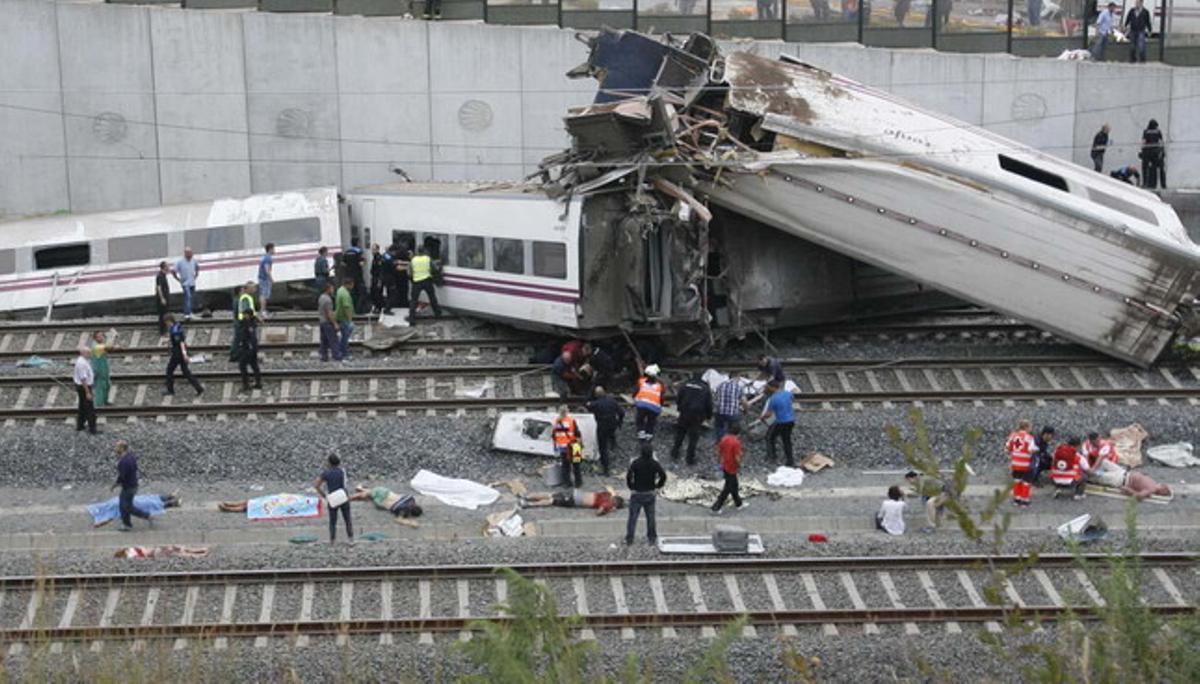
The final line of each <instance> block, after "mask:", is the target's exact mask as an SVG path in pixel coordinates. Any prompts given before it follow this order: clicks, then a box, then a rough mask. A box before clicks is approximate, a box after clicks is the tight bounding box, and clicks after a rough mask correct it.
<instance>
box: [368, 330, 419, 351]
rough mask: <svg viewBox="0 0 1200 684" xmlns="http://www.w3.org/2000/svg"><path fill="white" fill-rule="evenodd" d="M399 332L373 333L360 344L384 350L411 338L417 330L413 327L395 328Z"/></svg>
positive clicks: (371, 348)
mask: <svg viewBox="0 0 1200 684" xmlns="http://www.w3.org/2000/svg"><path fill="white" fill-rule="evenodd" d="M397 330H399V332H396V333H394V334H388V335H374V336H372V337H371V339H369V340H363V341H362V346H364V347H366V348H367V349H370V350H371V351H375V352H385V351H388V350H389V349H392V348H393V347H398V346H400V345H401V344H403V343H405V342H407V341H408V340H411V339H412V338H414V337H416V336H417V331H416V330H414V329H413V328H402V329H397Z"/></svg>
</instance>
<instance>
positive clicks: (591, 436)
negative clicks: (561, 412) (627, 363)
mask: <svg viewBox="0 0 1200 684" xmlns="http://www.w3.org/2000/svg"><path fill="white" fill-rule="evenodd" d="M571 416H572V417H573V418H575V422H576V424H578V425H579V431H580V432H582V433H583V459H584V460H585V461H595V460H598V459H599V458H600V454H599V452H598V451H597V450H596V418H595V416H593V415H591V414H590V413H582V412H580V413H572V414H571ZM556 418H558V414H557V413H554V412H552V411H505V412H503V413H501V414H500V416H499V417H498V418H497V419H496V427H495V429H493V430H492V448H493V449H496V450H498V451H512V452H515V453H518V454H531V455H534V456H547V457H551V458H553V457H554V456H555V453H554V440H553V439H552V438H551V434H550V432H551V428H552V427H553V425H554V421H555V419H556Z"/></svg>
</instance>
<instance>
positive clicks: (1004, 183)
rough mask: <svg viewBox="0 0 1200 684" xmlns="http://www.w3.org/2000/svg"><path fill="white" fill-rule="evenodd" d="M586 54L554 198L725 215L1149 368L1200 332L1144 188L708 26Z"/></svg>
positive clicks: (1189, 246)
mask: <svg viewBox="0 0 1200 684" xmlns="http://www.w3.org/2000/svg"><path fill="white" fill-rule="evenodd" d="M590 45H591V56H590V58H589V60H588V61H587V63H585V64H584V65H583V66H581V67H580V68H578V69H576V70H574V71H573V74H574V75H576V76H585V75H587V76H594V77H596V78H597V79H598V80H599V81H600V90H599V93H598V95H597V97H596V102H595V103H594V104H593V105H591V106H589V107H587V108H583V109H580V110H578V111H574V112H571V113H570V114H569V116H568V118H567V129H568V131H569V132H570V133H571V134H572V136H573V140H574V145H573V147H572V149H571V150H569V151H568V152H565V153H564V154H562V155H559V156H557V157H554V158H551V159H548V160H547V161H546V163H545V164H544V166H543V181H544V182H546V183H547V184H549V185H552V186H556V187H558V188H559V190H560V191H561V192H564V193H572V192H595V191H597V190H598V189H605V190H608V191H611V192H625V193H629V194H633V195H635V196H640V195H642V194H644V193H648V192H656V193H658V194H659V195H660V196H662V197H669V198H674V199H675V200H676V201H677V206H679V207H685V206H687V207H691V208H692V210H693V211H692V212H691V213H692V214H693V215H699V216H701V218H702V219H707V218H708V217H707V216H706V215H705V212H706V211H707V210H708V206H710V205H711V206H713V207H721V208H724V209H726V210H728V212H729V213H730V214H731V215H733V216H736V217H738V220H742V221H747V220H749V221H753V222H755V223H757V224H763V225H766V226H770V227H772V228H774V229H776V230H777V231H780V232H781V233H783V234H787V235H792V236H795V237H797V238H801V239H803V240H804V241H807V242H810V243H814V244H816V245H820V246H822V247H824V248H827V249H829V250H832V251H834V252H837V253H838V254H841V255H845V256H846V257H850V258H852V259H854V260H860V261H862V262H866V263H869V264H873V265H875V266H878V267H880V268H882V269H884V270H886V271H888V272H891V273H893V274H896V275H899V276H903V277H905V278H909V279H911V280H913V281H916V282H919V283H923V284H924V285H925V286H927V287H929V288H932V289H934V290H937V291H940V292H944V293H947V294H950V295H953V296H955V297H959V298H961V299H963V300H967V301H971V302H975V303H978V304H980V305H983V306H986V307H988V308H990V309H992V310H995V311H998V312H1002V313H1005V314H1009V315H1012V316H1014V317H1017V318H1020V319H1022V320H1025V321H1026V322H1028V323H1030V324H1033V325H1035V326H1037V327H1040V328H1042V329H1045V330H1048V331H1051V332H1054V333H1056V334H1059V335H1061V336H1063V337H1065V338H1067V339H1071V340H1074V341H1076V342H1078V343H1080V344H1082V345H1085V346H1088V347H1091V348H1094V349H1096V350H1098V351H1101V352H1103V353H1106V354H1109V355H1112V356H1115V357H1117V358H1121V359H1124V360H1126V361H1129V362H1131V363H1135V364H1138V365H1143V366H1144V365H1149V364H1150V363H1152V362H1153V361H1154V360H1155V359H1156V358H1157V357H1158V356H1159V354H1160V353H1161V352H1162V351H1163V349H1164V348H1165V347H1166V346H1167V345H1168V343H1169V342H1170V340H1171V338H1172V337H1173V336H1174V335H1175V334H1176V333H1177V332H1178V331H1179V330H1180V329H1184V330H1187V331H1189V332H1190V331H1191V329H1192V328H1194V324H1195V303H1196V302H1195V295H1196V293H1197V291H1198V288H1200V272H1198V270H1197V267H1198V266H1200V249H1198V248H1197V246H1196V245H1194V244H1193V243H1192V242H1191V241H1190V240H1189V239H1188V237H1187V235H1186V232H1185V231H1184V229H1183V226H1182V224H1181V223H1180V222H1179V219H1178V217H1177V216H1176V215H1175V213H1174V211H1172V209H1171V208H1170V207H1169V206H1168V205H1167V204H1165V203H1163V202H1162V201H1161V200H1159V198H1158V197H1157V196H1155V195H1153V194H1151V193H1148V192H1145V191H1142V190H1139V189H1136V188H1133V187H1131V186H1128V185H1126V184H1123V183H1120V182H1117V181H1115V180H1113V179H1110V178H1108V177H1105V176H1103V175H1101V174H1096V173H1093V172H1091V171H1089V170H1086V169H1083V168H1081V167H1078V166H1076V165H1073V164H1070V163H1068V162H1064V161H1061V160H1058V159H1055V158H1053V157H1050V156H1049V155H1045V154H1042V153H1039V152H1037V151H1036V150H1033V149H1031V148H1028V147H1026V146H1024V145H1021V144H1019V143H1016V142H1014V141H1011V140H1007V139H1005V138H1002V137H1000V136H997V135H994V134H992V133H990V132H987V131H984V130H983V129H981V128H979V127H976V126H973V125H970V124H967V123H964V122H961V121H957V120H954V119H952V118H950V117H946V116H943V115H939V114H934V113H932V112H928V111H925V110H922V109H920V108H918V107H915V106H912V105H910V104H908V103H905V102H903V101H901V100H899V99H897V98H895V97H893V96H891V95H889V94H887V93H883V92H881V91H877V90H874V89H871V88H868V87H866V86H862V85H860V84H858V83H855V82H853V81H850V80H848V79H843V78H840V77H837V76H835V75H833V74H830V73H828V72H825V71H822V70H820V69H817V68H815V67H812V66H809V65H805V64H798V63H790V62H788V61H772V60H766V59H763V58H760V57H757V56H754V55H750V54H745V53H733V54H731V55H729V56H727V57H724V56H722V55H721V54H720V53H719V51H718V50H717V48H716V46H715V44H714V43H713V42H712V41H711V40H710V39H708V38H707V37H706V36H702V35H698V34H694V35H692V36H691V37H689V38H688V40H687V41H686V42H685V43H683V44H682V45H679V46H675V45H670V44H667V43H664V42H660V41H658V40H655V39H653V38H650V37H647V36H644V35H641V34H637V33H633V32H613V31H605V32H602V33H601V34H600V35H599V36H597V37H596V38H594V39H591V40H590ZM629 178H634V179H636V181H635V182H629V181H628V179H629ZM622 184H623V185H622ZM705 222H707V221H705ZM731 237H733V239H734V240H735V241H736V240H737V235H733V236H731ZM768 258H769V256H768ZM796 270H797V271H799V270H800V269H796ZM742 273H743V274H744V271H743V272H742ZM802 281H803V278H802V277H801V278H800V282H799V283H798V286H802V284H801V283H802Z"/></svg>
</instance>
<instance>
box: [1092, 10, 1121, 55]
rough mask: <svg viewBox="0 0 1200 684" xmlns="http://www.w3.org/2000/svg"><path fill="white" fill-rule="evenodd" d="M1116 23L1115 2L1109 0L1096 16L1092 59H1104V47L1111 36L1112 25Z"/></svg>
mask: <svg viewBox="0 0 1200 684" xmlns="http://www.w3.org/2000/svg"><path fill="white" fill-rule="evenodd" d="M1116 23H1117V3H1115V2H1110V3H1108V7H1107V8H1106V9H1104V11H1102V12H1100V16H1098V17H1096V42H1095V43H1094V44H1093V45H1092V59H1094V60H1096V61H1097V62H1103V61H1104V48H1105V47H1106V46H1107V45H1108V39H1109V38H1112V32H1113V26H1115V25H1116Z"/></svg>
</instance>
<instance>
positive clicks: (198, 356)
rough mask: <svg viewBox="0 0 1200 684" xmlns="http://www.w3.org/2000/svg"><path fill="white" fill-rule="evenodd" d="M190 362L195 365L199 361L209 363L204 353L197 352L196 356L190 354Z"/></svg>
mask: <svg viewBox="0 0 1200 684" xmlns="http://www.w3.org/2000/svg"><path fill="white" fill-rule="evenodd" d="M188 363H190V364H192V365H193V366H194V365H196V364H198V363H208V357H207V356H205V355H203V354H196V355H195V356H189V357H188Z"/></svg>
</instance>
